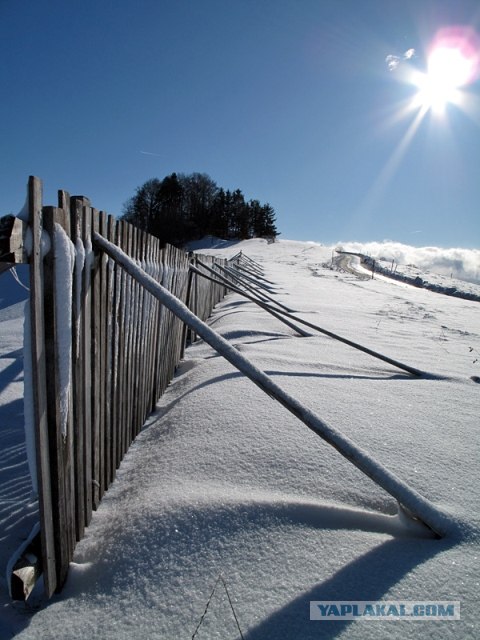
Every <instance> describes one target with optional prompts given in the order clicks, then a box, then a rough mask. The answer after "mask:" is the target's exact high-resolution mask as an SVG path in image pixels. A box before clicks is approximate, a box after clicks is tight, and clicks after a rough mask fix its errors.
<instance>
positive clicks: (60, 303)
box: [53, 223, 83, 438]
mask: <svg viewBox="0 0 480 640" xmlns="http://www.w3.org/2000/svg"><path fill="white" fill-rule="evenodd" d="M53 243H54V277H55V288H56V297H55V301H56V308H55V317H56V327H55V328H56V339H57V345H58V374H59V375H58V377H59V380H58V383H59V388H58V402H59V408H60V429H61V433H62V436H63V437H64V438H66V437H67V423H68V410H69V397H70V384H71V380H72V302H73V300H72V298H73V293H72V292H73V272H74V267H75V262H76V260H77V255H76V251H75V247H74V245H73V243H72V241H71V240H70V238H69V237H68V236H67V234H66V233H65V231H64V230H63V228H62V227H61V226H60V225H59V224H58V223H55V229H54V234H53ZM82 262H83V261H82Z"/></svg>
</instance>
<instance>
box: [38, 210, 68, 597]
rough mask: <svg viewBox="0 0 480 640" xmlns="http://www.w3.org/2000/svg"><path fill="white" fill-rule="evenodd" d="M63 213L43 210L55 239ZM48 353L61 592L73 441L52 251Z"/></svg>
mask: <svg viewBox="0 0 480 640" xmlns="http://www.w3.org/2000/svg"><path fill="white" fill-rule="evenodd" d="M61 213H62V211H61V210H60V209H58V208H56V207H43V223H44V229H45V231H46V232H47V233H48V234H49V237H50V238H51V239H52V241H53V238H54V233H55V223H56V221H57V220H59V219H61V217H62V216H61ZM44 283H45V289H44V309H45V354H46V367H47V371H48V379H47V406H48V430H49V447H50V479H51V495H52V506H53V524H54V537H55V554H56V569H57V590H59V589H61V588H62V586H63V584H64V582H65V580H66V577H67V573H68V566H69V563H70V527H71V526H72V525H73V523H71V522H70V511H69V508H70V504H69V497H70V496H69V491H68V486H69V477H68V476H69V468H68V461H69V455H68V454H69V442H68V438H67V439H64V438H63V437H62V414H61V408H60V393H59V391H60V370H59V356H60V354H59V349H58V342H57V331H58V324H57V323H58V318H57V309H56V297H57V287H56V283H55V255H54V251H53V250H51V251H50V252H49V253H48V254H47V255H46V257H45V261H44Z"/></svg>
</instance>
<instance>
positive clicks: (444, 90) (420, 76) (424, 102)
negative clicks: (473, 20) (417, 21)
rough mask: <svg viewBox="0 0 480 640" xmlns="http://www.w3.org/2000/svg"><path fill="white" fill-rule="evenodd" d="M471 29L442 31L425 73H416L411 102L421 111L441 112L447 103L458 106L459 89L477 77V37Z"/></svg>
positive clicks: (431, 51)
mask: <svg viewBox="0 0 480 640" xmlns="http://www.w3.org/2000/svg"><path fill="white" fill-rule="evenodd" d="M474 35H475V36H476V34H474V32H473V31H472V30H470V29H460V28H458V27H456V28H450V29H443V30H441V31H440V32H439V34H438V35H437V38H436V40H435V42H434V43H433V45H432V47H431V49H430V53H429V55H428V59H427V71H426V73H420V72H417V73H416V74H415V76H414V84H415V85H416V86H417V88H418V93H417V94H416V96H415V98H414V103H415V105H416V106H419V107H421V108H422V110H424V111H429V110H432V111H434V112H441V113H442V112H443V111H444V110H445V107H446V106H447V104H449V103H453V104H456V105H460V104H461V101H462V91H461V90H462V88H463V87H466V86H467V85H468V84H470V83H471V82H472V81H473V80H474V79H475V76H476V75H477V74H478V67H479V48H478V36H476V38H475V40H474V38H473V36H474Z"/></svg>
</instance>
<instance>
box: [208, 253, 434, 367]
mask: <svg viewBox="0 0 480 640" xmlns="http://www.w3.org/2000/svg"><path fill="white" fill-rule="evenodd" d="M197 264H199V265H201V267H202V268H203V269H206V270H208V271H210V272H211V273H213V274H214V275H215V277H217V278H221V280H223V284H225V285H226V286H227V287H229V288H230V289H232V291H235V292H236V293H239V294H240V295H243V296H245V297H246V298H248V299H249V300H252V301H253V302H255V303H256V304H258V306H260V307H262V309H265V311H268V312H269V313H272V315H275V316H276V317H277V318H279V316H286V317H288V318H290V319H291V320H294V321H295V322H298V323H300V324H303V325H304V326H305V327H309V328H310V329H314V330H315V331H318V332H319V333H323V334H324V335H326V336H328V337H329V338H333V339H334V340H338V341H339V342H343V343H344V344H346V345H348V346H349V347H353V348H354V349H357V351H362V352H363V353H366V354H368V355H370V356H372V357H374V358H377V359H378V360H382V361H383V362H387V363H388V364H391V365H392V366H394V367H397V369H402V370H403V371H407V372H408V373H410V374H411V375H413V376H416V377H421V376H423V375H424V372H423V371H420V369H416V368H415V367H411V366H410V365H408V364H404V363H403V362H399V361H398V360H394V359H393V358H389V357H388V356H384V355H383V354H381V353H378V352H377V351H372V349H369V348H368V347H364V346H363V345H361V344H358V343H357V342H352V340H349V339H348V338H342V336H339V335H338V334H336V333H333V332H332V331H328V330H327V329H322V327H319V326H318V325H316V324H313V323H311V322H308V320H302V319H301V318H297V316H295V315H293V314H292V313H288V312H286V311H283V310H282V309H274V308H273V307H271V306H270V305H269V304H267V303H266V302H263V301H261V300H257V299H256V298H253V297H252V296H250V295H248V294H246V293H245V292H244V291H242V290H241V289H239V288H237V287H235V286H233V285H232V284H231V283H230V282H228V280H227V278H225V277H224V276H222V275H221V274H219V273H217V272H216V271H214V270H213V269H210V267H208V266H207V265H204V264H203V263H202V261H201V260H197ZM200 275H203V276H204V277H207V276H206V275H205V274H203V273H202V272H201V271H200ZM279 319H280V318H279ZM290 326H293V328H294V329H295V331H297V332H298V333H300V331H301V330H299V328H298V327H295V326H294V325H290ZM310 335H311V334H308V333H307V334H305V335H304V337H308V336H310Z"/></svg>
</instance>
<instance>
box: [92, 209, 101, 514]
mask: <svg viewBox="0 0 480 640" xmlns="http://www.w3.org/2000/svg"><path fill="white" fill-rule="evenodd" d="M91 212H92V218H91V224H92V234H93V233H95V232H98V231H99V230H100V223H99V215H98V211H97V210H96V209H91ZM101 278H102V274H101V266H100V253H96V254H95V266H94V270H93V273H92V320H91V322H92V345H91V346H92V349H91V352H92V371H91V376H92V385H91V394H92V395H91V397H92V443H91V446H92V484H93V487H92V506H93V509H94V510H97V509H98V506H99V505H100V497H101V492H102V480H101V477H100V474H101V471H100V450H101V443H100V428H101V427H100V422H101V398H102V395H103V389H102V386H101V385H102V373H101V366H102V364H101V345H100V340H101V329H100V326H101V315H100V314H101V311H100V309H101Z"/></svg>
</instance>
